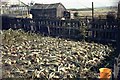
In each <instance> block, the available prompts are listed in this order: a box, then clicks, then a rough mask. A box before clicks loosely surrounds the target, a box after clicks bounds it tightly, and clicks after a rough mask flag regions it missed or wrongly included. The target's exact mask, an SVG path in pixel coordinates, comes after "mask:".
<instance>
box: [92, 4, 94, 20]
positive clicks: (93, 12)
mask: <svg viewBox="0 0 120 80" xmlns="http://www.w3.org/2000/svg"><path fill="white" fill-rule="evenodd" d="M92 21H94V4H93V2H92Z"/></svg>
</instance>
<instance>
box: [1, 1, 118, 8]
mask: <svg viewBox="0 0 120 80" xmlns="http://www.w3.org/2000/svg"><path fill="white" fill-rule="evenodd" d="M2 1H9V2H17V1H18V0H2ZM21 1H23V2H25V3H26V4H28V3H30V2H31V1H32V2H34V3H43V4H50V3H59V2H60V3H62V4H63V5H64V6H65V7H66V8H91V6H92V2H94V7H106V6H113V5H117V3H118V2H119V1H120V0H21Z"/></svg>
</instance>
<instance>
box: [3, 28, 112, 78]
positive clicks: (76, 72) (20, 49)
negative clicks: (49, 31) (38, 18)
mask: <svg viewBox="0 0 120 80" xmlns="http://www.w3.org/2000/svg"><path fill="white" fill-rule="evenodd" d="M1 34H2V37H3V38H2V39H3V40H2V44H1V45H2V51H1V53H2V64H3V65H2V67H3V70H2V72H3V74H2V75H3V78H42V79H52V78H59V79H65V78H88V77H91V78H97V77H98V65H99V64H101V61H102V60H104V59H105V57H106V56H109V55H110V53H111V52H113V49H112V48H111V47H109V46H108V45H102V44H97V43H88V42H85V41H81V42H80V41H71V40H65V39H61V38H51V37H44V36H41V35H40V34H34V33H31V32H24V31H22V30H12V29H9V30H4V31H2V32H1Z"/></svg>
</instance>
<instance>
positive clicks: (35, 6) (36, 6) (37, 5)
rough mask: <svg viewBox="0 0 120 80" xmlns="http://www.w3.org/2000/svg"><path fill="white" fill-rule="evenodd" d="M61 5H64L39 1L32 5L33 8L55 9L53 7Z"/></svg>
mask: <svg viewBox="0 0 120 80" xmlns="http://www.w3.org/2000/svg"><path fill="white" fill-rule="evenodd" d="M59 5H62V4H61V3H55V4H38V3H35V4H34V5H33V6H32V8H31V9H53V8H57V7H58V6H59ZM62 6H63V5H62Z"/></svg>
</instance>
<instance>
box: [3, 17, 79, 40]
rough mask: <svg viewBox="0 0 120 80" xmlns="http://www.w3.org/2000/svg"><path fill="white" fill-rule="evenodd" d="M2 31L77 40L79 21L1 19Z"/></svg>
mask: <svg viewBox="0 0 120 80" xmlns="http://www.w3.org/2000/svg"><path fill="white" fill-rule="evenodd" d="M2 21H3V24H2V28H3V29H9V28H12V29H20V28H21V29H23V30H25V31H33V32H37V33H41V34H44V35H50V36H59V37H68V38H74V39H75V38H77V39H79V37H80V26H81V23H80V21H79V20H60V19H28V18H24V19H23V18H8V17H3V20H2Z"/></svg>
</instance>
